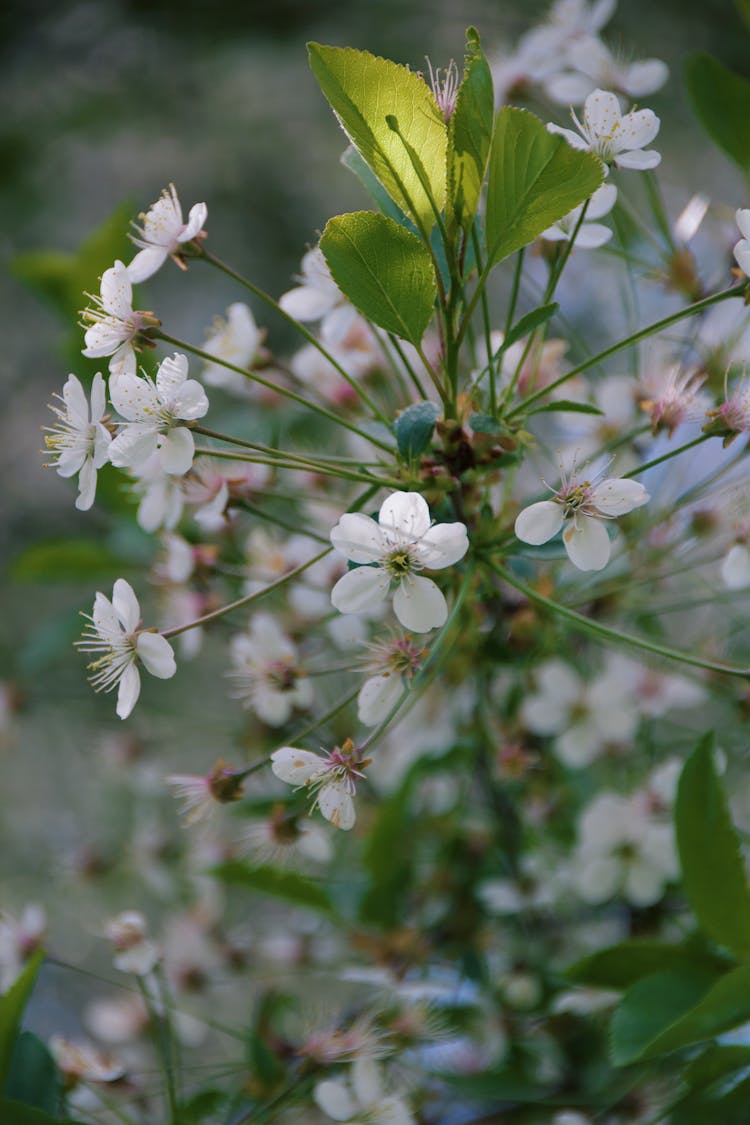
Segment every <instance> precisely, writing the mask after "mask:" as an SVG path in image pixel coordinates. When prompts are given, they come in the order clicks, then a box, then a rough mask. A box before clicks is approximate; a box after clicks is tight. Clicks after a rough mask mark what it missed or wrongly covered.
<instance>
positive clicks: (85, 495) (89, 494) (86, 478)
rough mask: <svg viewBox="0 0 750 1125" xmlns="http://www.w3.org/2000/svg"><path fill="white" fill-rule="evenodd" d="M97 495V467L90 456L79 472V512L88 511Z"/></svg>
mask: <svg viewBox="0 0 750 1125" xmlns="http://www.w3.org/2000/svg"><path fill="white" fill-rule="evenodd" d="M95 496H96V468H95V467H94V462H93V461H92V460H91V458H90V457H87V458H86V460H85V461H84V463H83V465H82V466H81V471H80V473H79V474H78V498H77V499H76V508H77V509H78V511H79V512H88V510H89V508H90V507H91V505H92V504H93V503H94V497H95Z"/></svg>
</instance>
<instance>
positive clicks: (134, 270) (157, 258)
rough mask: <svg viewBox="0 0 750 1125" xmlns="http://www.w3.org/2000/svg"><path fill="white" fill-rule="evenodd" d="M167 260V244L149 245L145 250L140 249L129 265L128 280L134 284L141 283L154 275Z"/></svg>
mask: <svg viewBox="0 0 750 1125" xmlns="http://www.w3.org/2000/svg"><path fill="white" fill-rule="evenodd" d="M166 260H167V248H166V246H147V247H146V249H145V250H139V251H138V253H137V254H136V256H135V257H134V258H133V260H132V262H130V263H129V265H128V267H127V268H128V280H129V281H130V282H131V284H132V285H140V283H141V282H142V281H146V280H147V278H149V277H153V275H154V274H155V273H156V272H157V270H160V269H161V267H162V266H163V265H164V263H165V262H166Z"/></svg>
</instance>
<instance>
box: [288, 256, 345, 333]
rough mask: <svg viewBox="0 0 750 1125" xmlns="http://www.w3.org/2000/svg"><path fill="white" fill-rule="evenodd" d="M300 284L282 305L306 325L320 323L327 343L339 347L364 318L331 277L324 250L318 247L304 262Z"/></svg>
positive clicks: (291, 290)
mask: <svg viewBox="0 0 750 1125" xmlns="http://www.w3.org/2000/svg"><path fill="white" fill-rule="evenodd" d="M298 281H299V282H300V285H299V286H297V287H296V288H295V289H290V290H288V292H286V293H282V295H281V296H280V297H279V305H280V306H281V308H282V309H283V310H284V312H285V313H287V314H288V315H289V316H293V317H295V319H296V320H301V321H303V323H307V322H308V321H315V320H319V321H320V322H321V324H320V334H321V337H322V338H323V340H324V341H325V342H326V343H327V344H340V343H341V342H342V341H343V340H344V339H345V337H346V336H347V335H348V333H349V332H350V330H351V329H352V327H353V326H354V324H355V322H356V321H357V320H360V319H361V317H360V315H359V313H358V312H357V310H356V309H355V308H354V306H353V305H352V304H351V303H350V302H349V301H348V300H347V298H346V297H345V296H344V294H343V293H342V292H341V290H340V289H339V287H338V285H337V284H336V282H335V281H334V280H333V278H332V277H331V271H330V270H329V268H328V263H327V262H326V260H325V258H324V257H323V251H322V250H321V249H320V247H318V246H315V247H314V248H313V249H312V250H308V251H307V253H306V254H305V256H304V258H303V259H302V274H301V276H300V277H299V278H298Z"/></svg>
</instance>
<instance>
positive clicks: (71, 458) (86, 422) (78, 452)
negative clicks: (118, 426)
mask: <svg viewBox="0 0 750 1125" xmlns="http://www.w3.org/2000/svg"><path fill="white" fill-rule="evenodd" d="M54 397H55V398H57V399H59V400H60V401H61V402H62V404H63V409H61V408H60V407H59V406H54V405H52V404H50V410H52V411H53V412H54V413H55V414H56V415H57V418H58V421H57V422H56V423H55V425H54V426H48V427H45V428H46V429H47V433H46V435H45V438H44V444H45V445H46V446H47V449H49V450H51V451H52V452H53V454H54V455H55V457H56V458H57V459H56V461H54V462H53V464H52V466H51V467H52V468H53V469H55V470H56V471H57V472H58V473H59V474H60V476H61V477H72V476H74V475H75V474H76V473H78V499H77V500H76V508H78V510H79V511H80V512H87V511H88V510H89V508H90V507H91V505H92V504H93V503H94V496H95V495H96V473H97V470H98V469H101V467H102V465H104V464H106V462H107V460H108V457H109V445H110V442H111V441H112V435H111V434H110V432H109V430H108V429H107V427H106V426H105V425H104V424H103V421H102V419H103V418H104V414H105V411H106V409H107V399H106V391H105V386H104V379H103V378H102V376H101V375H100V374H99V372H97V373H96V375H95V376H94V382H93V384H92V386H91V412H90V413H89V404H88V402H87V400H86V392H85V391H84V389H83V387H82V386H81V381H80V379H77V378H76V376H75V375H69V376H68V379H67V382H66V383H65V386H64V387H63V392H62V395H55V396H54Z"/></svg>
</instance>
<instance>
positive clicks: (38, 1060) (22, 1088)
mask: <svg viewBox="0 0 750 1125" xmlns="http://www.w3.org/2000/svg"><path fill="white" fill-rule="evenodd" d="M60 1092H61V1087H60V1076H59V1074H58V1072H57V1067H56V1066H55V1060H54V1059H53V1058H52V1055H51V1054H50V1052H49V1050H48V1049H47V1045H46V1044H45V1043H43V1042H42V1040H41V1039H39V1038H38V1036H36V1035H34V1034H33V1033H32V1032H31V1031H22V1032H21V1033H20V1035H18V1036H17V1038H16V1041H15V1043H14V1045H13V1054H12V1055H11V1059H10V1070H9V1072H8V1080H7V1082H6V1083H5V1094H6V1095H7V1096H8V1097H9V1098H15V1100H16V1101H19V1102H24V1104H25V1105H32V1106H36V1108H37V1109H43V1110H45V1111H46V1112H47V1113H53V1114H54V1113H57V1111H58V1109H59V1106H60Z"/></svg>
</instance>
